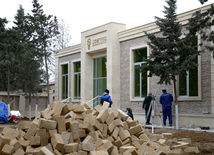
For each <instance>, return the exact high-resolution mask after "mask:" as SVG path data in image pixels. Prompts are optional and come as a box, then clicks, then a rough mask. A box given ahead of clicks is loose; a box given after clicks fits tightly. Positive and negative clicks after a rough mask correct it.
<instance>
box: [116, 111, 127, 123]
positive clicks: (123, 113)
mask: <svg viewBox="0 0 214 155" xmlns="http://www.w3.org/2000/svg"><path fill="white" fill-rule="evenodd" d="M116 111H118V113H117V115H115V116H116V118H119V119H121V120H123V121H125V120H126V119H127V118H128V117H129V116H128V115H127V114H126V113H125V112H123V111H122V110H120V109H117V110H116Z"/></svg>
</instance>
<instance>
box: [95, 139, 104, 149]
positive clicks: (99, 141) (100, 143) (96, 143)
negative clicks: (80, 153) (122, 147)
mask: <svg viewBox="0 0 214 155" xmlns="http://www.w3.org/2000/svg"><path fill="white" fill-rule="evenodd" d="M102 144H103V141H102V139H100V138H98V139H97V140H96V142H95V145H96V148H98V147H99V146H101V145H102Z"/></svg>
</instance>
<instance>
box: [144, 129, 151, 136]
mask: <svg viewBox="0 0 214 155" xmlns="http://www.w3.org/2000/svg"><path fill="white" fill-rule="evenodd" d="M143 133H144V134H145V135H147V136H148V135H150V134H151V133H150V131H149V129H144V131H143Z"/></svg>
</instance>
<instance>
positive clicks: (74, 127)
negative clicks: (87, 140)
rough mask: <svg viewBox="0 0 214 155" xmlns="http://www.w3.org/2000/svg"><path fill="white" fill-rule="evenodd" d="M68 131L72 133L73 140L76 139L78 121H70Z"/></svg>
mask: <svg viewBox="0 0 214 155" xmlns="http://www.w3.org/2000/svg"><path fill="white" fill-rule="evenodd" d="M70 130H71V132H72V137H73V139H74V140H75V139H78V138H79V137H80V136H79V123H78V121H71V122H70Z"/></svg>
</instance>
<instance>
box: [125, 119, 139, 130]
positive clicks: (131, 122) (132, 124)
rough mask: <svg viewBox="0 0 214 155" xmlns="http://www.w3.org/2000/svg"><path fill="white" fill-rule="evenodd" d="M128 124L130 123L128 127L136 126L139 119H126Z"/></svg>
mask: <svg viewBox="0 0 214 155" xmlns="http://www.w3.org/2000/svg"><path fill="white" fill-rule="evenodd" d="M126 122H127V124H128V127H129V128H131V127H132V126H136V125H138V124H139V121H138V120H135V121H130V122H129V121H126Z"/></svg>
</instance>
